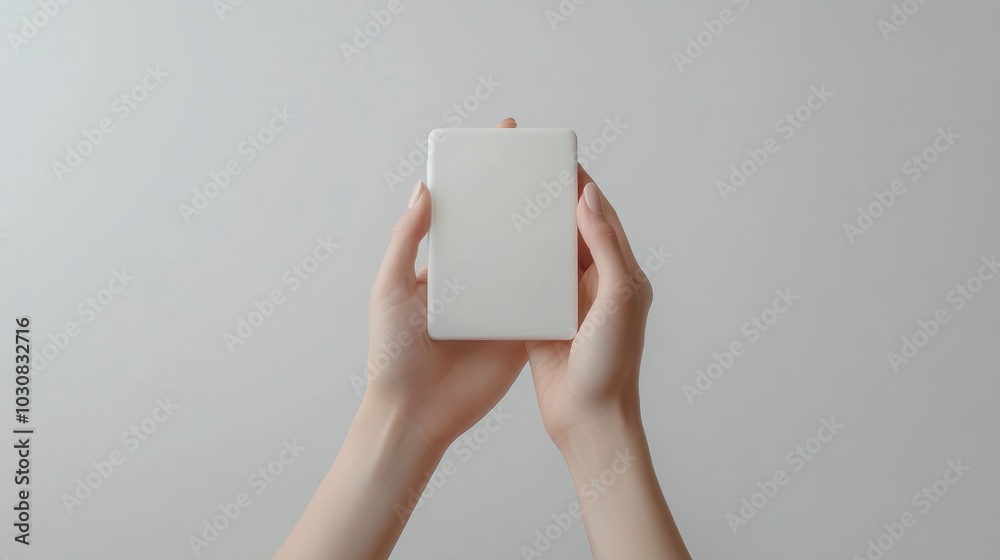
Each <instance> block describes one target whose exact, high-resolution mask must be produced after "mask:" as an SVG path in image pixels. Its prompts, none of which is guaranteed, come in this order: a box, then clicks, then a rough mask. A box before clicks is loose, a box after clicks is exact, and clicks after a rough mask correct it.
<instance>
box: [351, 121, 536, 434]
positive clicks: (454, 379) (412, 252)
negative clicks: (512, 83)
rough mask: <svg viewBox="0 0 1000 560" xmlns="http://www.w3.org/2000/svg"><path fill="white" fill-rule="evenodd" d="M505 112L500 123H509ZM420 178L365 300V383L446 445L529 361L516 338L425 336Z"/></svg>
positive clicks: (381, 404)
mask: <svg viewBox="0 0 1000 560" xmlns="http://www.w3.org/2000/svg"><path fill="white" fill-rule="evenodd" d="M515 126H516V123H515V122H514V120H513V119H506V120H504V121H503V122H501V123H500V124H498V125H497V128H514V127H515ZM430 198H431V197H430V193H429V192H428V190H427V186H426V185H424V184H423V182H418V183H417V185H416V187H415V190H414V193H413V198H412V199H411V203H410V208H409V209H407V211H406V212H405V213H404V214H403V216H402V217H401V218H400V219H399V221H398V222H397V223H396V226H395V228H394V230H393V235H392V241H391V242H390V244H389V248H388V250H387V251H386V253H385V257H384V258H383V260H382V266H381V268H380V269H379V272H378V276H377V277H376V279H375V284H374V286H373V287H372V291H371V299H370V302H369V335H368V363H369V368H368V369H369V371H368V376H369V385H368V390H367V392H366V393H365V398H364V404H363V405H362V406H370V407H376V408H378V409H379V411H380V413H381V414H384V415H386V417H387V418H393V419H395V420H396V421H398V422H401V423H402V425H403V426H405V427H406V428H407V429H410V430H417V431H418V433H419V435H420V436H422V437H423V438H426V440H427V441H428V442H429V443H430V444H431V445H432V446H434V447H436V448H438V449H441V450H443V449H444V448H445V447H447V446H448V445H449V444H450V443H451V442H452V441H454V440H455V438H457V437H458V436H460V435H461V434H462V433H463V432H465V431H466V430H468V429H469V428H471V427H472V426H473V425H474V424H475V423H476V422H478V421H479V420H480V419H481V418H482V417H483V416H485V415H486V414H487V413H488V412H489V411H490V410H491V409H492V408H493V407H494V406H495V405H496V403H497V402H498V401H499V400H500V399H501V398H502V397H503V396H504V394H506V392H507V390H508V389H509V388H510V386H511V385H512V384H513V383H514V380H515V379H516V378H517V375H518V374H519V373H520V372H521V370H522V369H523V368H524V364H525V362H526V360H527V358H526V354H525V350H524V343H523V342H521V341H492V340H432V339H431V338H430V337H429V336H428V335H427V316H426V313H427V268H426V266H425V267H424V268H423V269H422V270H421V271H420V272H419V273H416V272H414V261H415V260H416V257H417V248H418V246H419V244H420V240H421V239H423V237H424V236H425V235H426V234H427V229H428V227H429V224H430V212H431V200H430Z"/></svg>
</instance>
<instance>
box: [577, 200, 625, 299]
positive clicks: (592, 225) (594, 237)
mask: <svg viewBox="0 0 1000 560" xmlns="http://www.w3.org/2000/svg"><path fill="white" fill-rule="evenodd" d="M605 208H610V204H608V201H607V199H605V198H604V195H602V194H601V191H600V190H599V189H598V188H597V185H596V184H594V182H593V181H591V182H589V183H587V186H585V187H584V188H583V196H581V197H580V201H579V203H578V204H577V208H576V218H577V224H578V227H579V228H580V234H581V235H582V236H583V241H584V242H585V243H586V244H587V247H588V248H589V249H590V253H591V255H592V256H593V258H594V265H595V266H596V267H597V277H598V292H599V293H603V294H605V295H608V294H610V292H609V290H614V289H615V287H616V286H618V285H619V284H620V283H622V282H626V281H627V280H628V266H627V265H626V263H625V255H623V254H622V248H621V243H620V242H619V240H618V233H617V232H616V231H615V228H614V226H612V225H611V222H610V221H608V217H607V215H606V214H605V213H604V211H605Z"/></svg>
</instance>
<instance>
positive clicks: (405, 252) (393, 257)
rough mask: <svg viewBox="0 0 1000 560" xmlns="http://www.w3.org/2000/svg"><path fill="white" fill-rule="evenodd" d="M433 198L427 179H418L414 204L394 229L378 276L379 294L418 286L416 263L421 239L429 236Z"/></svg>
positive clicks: (374, 287) (375, 288)
mask: <svg viewBox="0 0 1000 560" xmlns="http://www.w3.org/2000/svg"><path fill="white" fill-rule="evenodd" d="M430 198H431V197H430V194H429V192H428V191H427V186H426V185H424V182H423V181H417V184H416V185H414V187H413V194H412V195H411V196H410V207H409V208H408V209H407V210H406V212H404V213H403V215H402V216H401V217H400V218H399V220H398V221H397V222H396V226H395V227H394V228H393V230H392V240H391V241H390V242H389V248H388V249H386V251H385V256H384V257H383V258H382V266H381V267H379V270H378V275H377V276H376V277H375V285H374V286H373V289H372V291H373V292H374V293H375V294H379V295H387V294H390V293H392V292H394V291H397V290H401V289H406V290H407V291H413V290H414V289H416V286H417V275H416V272H414V262H415V261H416V259H417V249H418V248H419V247H420V240H421V239H423V238H424V236H425V235H427V228H428V227H429V225H430V216H431V200H430Z"/></svg>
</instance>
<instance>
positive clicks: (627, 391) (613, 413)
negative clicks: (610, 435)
mask: <svg viewBox="0 0 1000 560" xmlns="http://www.w3.org/2000/svg"><path fill="white" fill-rule="evenodd" d="M578 181H579V184H580V185H581V187H582V190H581V193H582V196H580V200H579V201H578V203H577V209H576V210H577V211H576V216H577V223H578V227H579V230H580V235H581V239H582V243H580V244H579V246H580V257H579V282H580V285H579V292H578V293H579V298H580V299H579V314H580V328H579V330H578V331H577V334H576V337H575V338H574V339H573V340H572V341H570V342H565V341H530V342H527V343H526V349H527V352H528V360H529V361H530V363H531V373H532V377H533V378H534V382H535V392H536V393H537V395H538V405H539V408H540V409H541V414H542V421H543V423H544V424H545V429H546V431H547V432H548V433H549V437H551V438H552V440H553V441H554V442H555V443H556V445H557V446H559V447H560V448H563V447H564V446H565V445H566V444H567V443H568V442H569V441H570V440H572V439H573V436H574V434H576V433H583V434H588V433H592V432H593V431H594V428H596V427H598V426H600V425H601V423H602V422H604V421H606V420H610V419H614V420H620V419H626V420H628V421H630V422H637V423H641V420H640V419H639V389H638V383H639V362H640V360H641V357H642V348H643V338H644V335H645V330H646V317H647V315H648V313H649V306H650V304H651V303H652V301H653V290H652V287H651V286H650V284H649V281H648V279H647V278H646V276H645V274H644V273H643V272H642V270H641V269H640V268H639V264H638V262H636V259H635V255H634V254H633V253H632V249H631V247H630V246H629V243H628V239H627V238H626V237H625V232H624V230H623V229H622V226H621V222H620V221H619V219H618V215H617V214H616V213H615V211H614V208H612V207H611V204H610V203H609V202H608V200H607V198H605V197H604V195H603V194H602V193H601V191H600V190H599V189H598V188H597V185H596V184H594V183H593V181H592V180H591V178H590V176H589V175H587V173H586V172H585V171H584V170H583V168H580V169H579V179H578Z"/></svg>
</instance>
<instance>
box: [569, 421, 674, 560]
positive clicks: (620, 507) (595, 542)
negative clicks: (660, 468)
mask: <svg viewBox="0 0 1000 560" xmlns="http://www.w3.org/2000/svg"><path fill="white" fill-rule="evenodd" d="M560 450H561V451H562V452H563V456H564V457H565V459H566V463H567V465H568V466H569V469H570V475H571V476H572V478H573V485H574V487H575V488H576V492H577V497H578V499H579V502H580V508H581V510H582V512H583V520H584V525H585V527H586V529H587V538H588V539H589V541H590V547H591V551H592V552H593V555H594V559H595V560H617V559H619V558H628V559H629V560H647V559H648V560H689V559H690V555H689V554H688V551H687V548H686V547H685V546H684V542H683V540H682V539H681V536H680V533H679V531H678V530H677V526H676V524H675V523H674V520H673V517H672V516H671V514H670V509H669V508H668V507H667V502H666V500H665V499H664V498H663V492H662V491H661V489H660V485H659V482H658V481H657V479H656V473H655V471H654V470H653V463H652V459H651V457H650V454H649V445H648V443H647V441H646V435H645V432H644V431H643V428H642V423H641V421H640V419H639V418H638V413H634V414H626V413H614V414H610V415H609V416H607V417H605V418H603V419H602V420H601V421H600V422H595V423H594V424H593V425H591V426H587V427H583V429H581V430H578V431H577V432H576V433H574V434H572V435H570V436H569V437H567V439H566V440H565V441H564V442H562V444H561V445H560Z"/></svg>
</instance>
